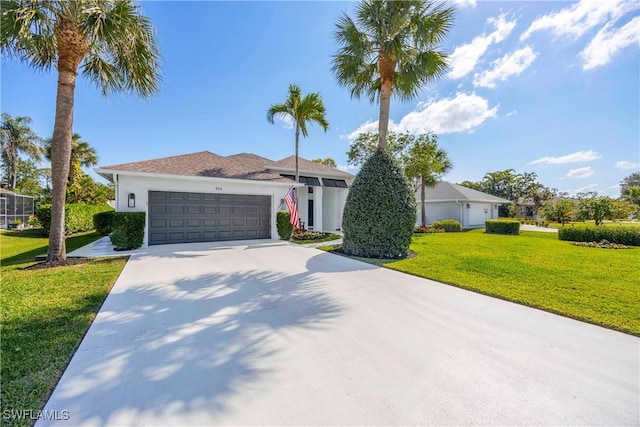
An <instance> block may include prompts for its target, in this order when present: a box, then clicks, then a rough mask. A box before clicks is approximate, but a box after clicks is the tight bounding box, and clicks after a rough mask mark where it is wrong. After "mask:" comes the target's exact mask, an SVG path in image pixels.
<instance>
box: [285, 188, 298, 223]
mask: <svg viewBox="0 0 640 427" xmlns="http://www.w3.org/2000/svg"><path fill="white" fill-rule="evenodd" d="M284 202H285V203H286V204H287V209H289V215H290V217H291V219H290V220H289V221H290V222H291V224H293V226H294V227H295V228H296V229H298V228H300V218H299V217H298V205H297V203H296V194H295V190H294V189H293V188H292V189H291V190H289V192H288V193H287V195H286V196H284Z"/></svg>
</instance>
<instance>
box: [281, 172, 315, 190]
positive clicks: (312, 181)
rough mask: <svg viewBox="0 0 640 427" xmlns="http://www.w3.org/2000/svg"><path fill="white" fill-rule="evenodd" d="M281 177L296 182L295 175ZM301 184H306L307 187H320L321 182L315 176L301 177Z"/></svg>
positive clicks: (282, 175)
mask: <svg viewBox="0 0 640 427" xmlns="http://www.w3.org/2000/svg"><path fill="white" fill-rule="evenodd" d="M280 176H281V177H283V178H289V179H291V180H293V181H295V180H296V177H295V175H286V174H280ZM299 182H301V183H303V184H305V185H313V186H316V187H320V180H319V179H318V178H316V177H315V176H302V175H300V181H299Z"/></svg>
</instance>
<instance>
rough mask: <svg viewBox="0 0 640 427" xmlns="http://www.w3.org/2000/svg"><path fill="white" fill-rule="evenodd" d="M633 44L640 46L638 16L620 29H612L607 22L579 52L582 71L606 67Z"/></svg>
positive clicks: (639, 19)
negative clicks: (582, 61)
mask: <svg viewBox="0 0 640 427" xmlns="http://www.w3.org/2000/svg"><path fill="white" fill-rule="evenodd" d="M633 44H636V45H639V46H640V16H636V17H635V18H633V19H632V20H631V21H629V22H628V23H627V24H626V25H623V26H622V27H620V28H613V23H612V22H609V23H608V24H607V25H605V26H604V27H603V28H602V29H601V30H600V31H598V34H596V35H595V37H594V38H593V40H591V42H589V44H588V45H587V47H585V48H584V50H583V51H582V52H580V56H582V58H583V59H584V64H582V69H583V70H589V69H591V68H595V67H599V66H601V65H606V64H608V63H609V61H611V59H612V58H613V57H614V56H615V55H616V54H618V53H619V52H620V51H621V50H623V49H624V48H626V47H627V46H630V45H633Z"/></svg>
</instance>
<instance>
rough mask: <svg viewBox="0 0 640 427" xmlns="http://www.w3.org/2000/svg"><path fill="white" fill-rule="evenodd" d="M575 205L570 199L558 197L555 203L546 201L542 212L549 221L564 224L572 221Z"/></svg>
mask: <svg viewBox="0 0 640 427" xmlns="http://www.w3.org/2000/svg"><path fill="white" fill-rule="evenodd" d="M576 209H577V206H576V203H575V202H574V201H573V200H571V199H564V198H563V199H560V200H558V201H556V202H555V203H548V204H546V205H544V207H543V208H542V214H543V215H544V217H545V218H546V219H548V220H549V221H556V222H559V223H560V224H562V225H564V224H565V223H567V222H569V221H572V220H573V218H574V216H575V212H576Z"/></svg>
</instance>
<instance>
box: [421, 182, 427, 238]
mask: <svg viewBox="0 0 640 427" xmlns="http://www.w3.org/2000/svg"><path fill="white" fill-rule="evenodd" d="M426 190H427V183H426V182H425V180H424V177H422V178H420V201H421V204H422V206H421V217H422V218H420V219H421V220H422V226H423V227H424V226H426V225H427V212H426V211H425V208H424V199H425V197H426Z"/></svg>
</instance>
